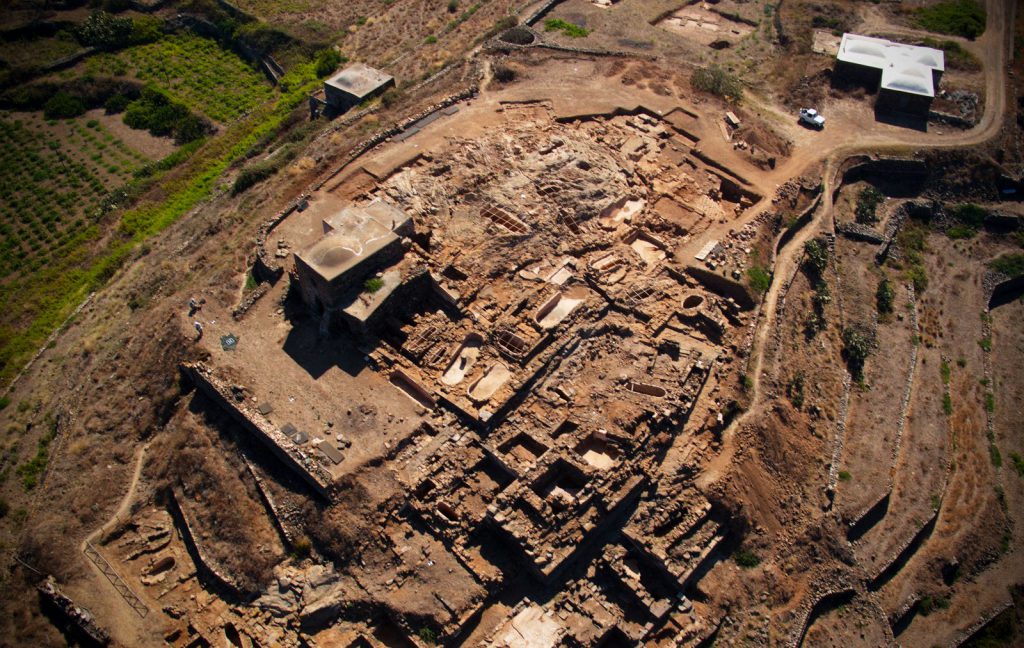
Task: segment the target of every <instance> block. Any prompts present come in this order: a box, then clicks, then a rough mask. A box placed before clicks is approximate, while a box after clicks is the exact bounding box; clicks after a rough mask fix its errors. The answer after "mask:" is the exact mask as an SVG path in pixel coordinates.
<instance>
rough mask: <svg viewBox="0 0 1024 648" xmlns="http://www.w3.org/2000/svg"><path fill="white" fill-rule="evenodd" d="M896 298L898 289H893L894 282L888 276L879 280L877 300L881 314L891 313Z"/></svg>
mask: <svg viewBox="0 0 1024 648" xmlns="http://www.w3.org/2000/svg"><path fill="white" fill-rule="evenodd" d="M895 299H896V291H895V290H893V287H892V282H891V281H889V279H888V278H884V279H882V280H881V281H879V282H878V290H876V291H875V302H876V303H877V304H878V312H879V313H881V314H886V313H891V312H892V305H893V301H894V300H895Z"/></svg>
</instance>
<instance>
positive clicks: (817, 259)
mask: <svg viewBox="0 0 1024 648" xmlns="http://www.w3.org/2000/svg"><path fill="white" fill-rule="evenodd" d="M827 267H828V246H827V245H826V244H825V241H823V240H822V239H811V240H810V241H807V242H806V243H804V268H806V270H807V271H808V272H809V273H811V274H812V275H813V276H815V277H820V276H821V275H822V273H824V272H825V268H827Z"/></svg>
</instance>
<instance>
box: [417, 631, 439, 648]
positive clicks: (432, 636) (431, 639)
mask: <svg viewBox="0 0 1024 648" xmlns="http://www.w3.org/2000/svg"><path fill="white" fill-rule="evenodd" d="M419 637H420V640H421V641H422V642H423V643H425V644H430V645H434V644H436V643H437V633H436V632H434V631H433V630H431V629H430V628H429V627H428V626H423V627H422V628H420V631H419Z"/></svg>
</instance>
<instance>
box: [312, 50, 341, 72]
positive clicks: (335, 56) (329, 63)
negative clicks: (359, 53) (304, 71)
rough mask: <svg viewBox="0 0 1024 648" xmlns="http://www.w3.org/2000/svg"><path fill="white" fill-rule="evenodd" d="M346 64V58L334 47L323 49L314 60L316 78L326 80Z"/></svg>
mask: <svg viewBox="0 0 1024 648" xmlns="http://www.w3.org/2000/svg"><path fill="white" fill-rule="evenodd" d="M343 62H344V57H342V55H341V54H340V53H339V52H338V50H336V49H334V48H333V47H328V48H327V49H322V50H320V51H319V52H317V54H316V58H315V59H314V64H315V66H316V67H315V69H316V76H317V77H318V78H321V79H322V78H324V77H326V76H329V75H330V74H331V73H332V72H334V71H335V70H336V69H337V68H338V66H339V65H341V64H342V63H343Z"/></svg>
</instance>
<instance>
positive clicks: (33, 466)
mask: <svg viewBox="0 0 1024 648" xmlns="http://www.w3.org/2000/svg"><path fill="white" fill-rule="evenodd" d="M46 422H47V428H46V432H44V433H43V435H42V436H41V437H39V441H38V442H37V444H36V454H35V456H33V457H32V458H31V459H29V460H28V461H26V462H25V463H23V464H21V465H20V466H18V469H17V471H16V472H17V473H18V476H19V477H21V485H22V486H23V487H24V488H25V490H27V491H30V490H32V489H33V488H35V487H36V486H37V485H38V484H39V477H40V476H41V475H42V474H43V471H44V470H46V462H47V461H49V460H50V443H51V442H52V441H53V439H54V437H56V436H57V421H56V420H55V419H53V418H52V417H50V416H47V417H46Z"/></svg>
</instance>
